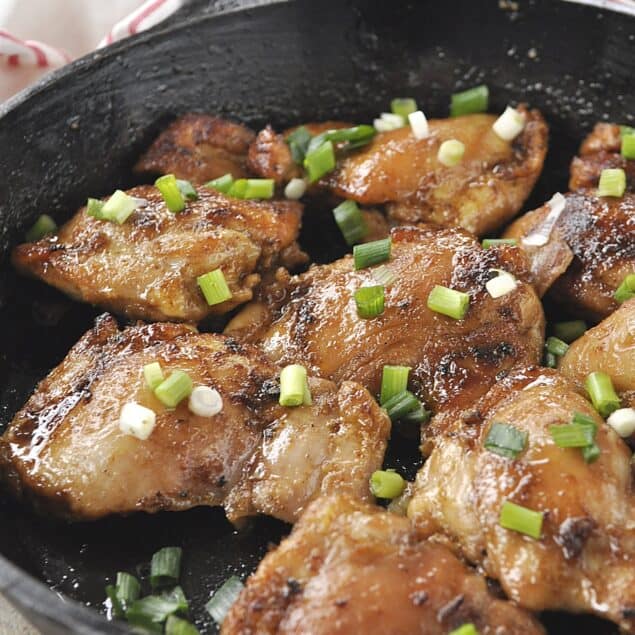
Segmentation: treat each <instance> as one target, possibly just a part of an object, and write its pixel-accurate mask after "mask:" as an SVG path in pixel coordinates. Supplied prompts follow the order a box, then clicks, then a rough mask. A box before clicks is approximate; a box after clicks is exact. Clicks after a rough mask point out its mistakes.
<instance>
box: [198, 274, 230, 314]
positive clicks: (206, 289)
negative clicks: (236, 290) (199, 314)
mask: <svg viewBox="0 0 635 635" xmlns="http://www.w3.org/2000/svg"><path fill="white" fill-rule="evenodd" d="M196 282H197V284H198V286H199V287H200V289H201V291H202V293H203V295H204V296H205V300H206V301H207V304H208V305H209V306H214V305H215V304H220V303H221V302H226V301H227V300H231V298H232V292H231V291H230V290H229V287H228V286H227V281H226V280H225V276H224V275H223V272H222V271H221V270H220V269H214V271H208V272H207V273H205V274H203V275H202V276H198V278H196Z"/></svg>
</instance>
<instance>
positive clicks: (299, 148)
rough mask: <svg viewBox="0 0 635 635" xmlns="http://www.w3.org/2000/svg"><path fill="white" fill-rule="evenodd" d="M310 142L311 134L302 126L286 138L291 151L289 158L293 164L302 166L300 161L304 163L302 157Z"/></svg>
mask: <svg viewBox="0 0 635 635" xmlns="http://www.w3.org/2000/svg"><path fill="white" fill-rule="evenodd" d="M310 141H311V133H310V132H309V131H308V130H307V129H306V128H305V127H304V126H300V127H299V128H296V129H295V130H294V131H293V132H292V133H291V134H290V135H289V136H288V137H287V138H286V142H287V143H288V144H289V150H291V157H292V158H293V161H294V163H297V164H298V165H302V161H304V157H305V155H306V152H307V149H308V147H309V143H310Z"/></svg>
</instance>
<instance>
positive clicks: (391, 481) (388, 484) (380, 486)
mask: <svg viewBox="0 0 635 635" xmlns="http://www.w3.org/2000/svg"><path fill="white" fill-rule="evenodd" d="M405 487H406V481H405V480H404V479H403V477H402V476H401V475H400V474H397V472H395V471H394V470H376V471H375V472H373V473H372V474H371V477H370V491H371V493H372V494H373V496H375V497H376V498H387V499H392V498H397V496H399V495H400V494H401V493H402V492H403V491H404V489H405Z"/></svg>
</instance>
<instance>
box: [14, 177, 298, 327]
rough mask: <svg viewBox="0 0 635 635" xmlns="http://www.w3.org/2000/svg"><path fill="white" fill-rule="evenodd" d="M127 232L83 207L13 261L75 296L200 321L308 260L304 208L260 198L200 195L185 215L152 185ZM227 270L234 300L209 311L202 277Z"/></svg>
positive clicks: (139, 191)
mask: <svg viewBox="0 0 635 635" xmlns="http://www.w3.org/2000/svg"><path fill="white" fill-rule="evenodd" d="M128 194H129V195H131V196H133V197H136V198H138V199H139V206H138V207H137V209H136V211H135V212H133V214H132V215H131V216H130V218H129V219H128V220H127V221H126V222H125V223H123V224H122V225H119V224H117V223H111V222H107V221H103V220H98V219H96V218H94V217H93V216H89V215H88V214H87V212H86V208H82V209H80V210H79V211H78V212H77V214H75V216H73V218H71V220H69V221H68V222H67V223H66V224H65V225H64V226H63V227H62V228H61V229H60V230H59V233H58V234H56V235H54V236H52V237H46V238H43V239H41V240H39V241H38V242H35V243H27V244H24V245H19V246H18V247H16V248H15V250H14V251H13V254H12V257H13V263H14V265H15V266H16V267H17V268H18V269H19V270H20V271H22V272H24V273H27V274H30V275H32V276H35V277H37V278H40V279H41V280H43V281H44V282H47V283H48V284H51V285H53V286H54V287H57V288H58V289H60V290H61V291H64V292H65V293H67V294H68V295H70V296H72V297H74V298H76V299H79V300H82V301H84V302H89V303H91V304H95V305H98V306H100V307H103V308H105V309H108V310H111V311H114V312H116V313H120V314H122V315H125V316H127V317H129V318H140V319H147V320H175V321H189V322H197V321H199V320H202V319H203V318H205V317H207V316H209V315H213V314H223V313H226V312H228V311H230V310H231V309H233V308H234V307H236V306H237V305H239V304H242V303H243V302H247V301H248V300H250V299H251V298H252V294H253V291H252V290H253V288H254V287H255V286H256V285H257V284H258V283H259V282H260V280H261V277H262V276H263V275H264V274H266V273H267V272H269V271H271V270H273V269H274V268H275V267H276V266H277V265H284V266H289V267H294V266H296V265H297V264H299V263H303V262H305V259H306V256H305V255H304V254H303V252H301V251H300V249H299V247H298V244H297V243H296V238H297V236H298V232H299V230H300V224H301V215H302V206H301V205H300V204H299V203H297V202H294V201H254V200H241V199H235V198H229V197H226V196H225V195H223V194H220V193H218V192H215V191H214V190H211V189H209V188H205V187H203V188H199V190H198V196H199V198H198V200H196V201H188V202H187V206H186V208H185V210H183V211H182V212H180V213H178V214H173V213H171V212H169V211H168V209H167V207H166V205H165V203H164V201H163V197H162V195H161V193H160V192H159V190H158V189H157V188H155V187H153V186H150V185H143V186H139V187H135V188H133V189H131V190H129V191H128ZM215 269H220V270H221V271H222V273H223V275H224V277H225V280H226V281H227V284H228V286H229V290H230V292H231V294H232V297H231V299H230V300H226V301H225V302H222V303H220V304H215V305H213V306H209V305H208V304H207V302H206V300H205V298H204V296H203V294H202V292H201V290H200V289H199V287H198V284H197V277H198V276H200V275H203V274H205V273H207V272H209V271H213V270H215Z"/></svg>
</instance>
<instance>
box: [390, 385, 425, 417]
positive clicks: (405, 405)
mask: <svg viewBox="0 0 635 635" xmlns="http://www.w3.org/2000/svg"><path fill="white" fill-rule="evenodd" d="M420 405H421V403H420V402H419V400H418V399H417V398H416V397H415V396H414V395H413V394H412V393H411V392H410V391H409V390H403V391H401V392H400V393H397V394H396V395H393V396H392V397H391V398H390V399H388V400H387V401H386V403H384V404H382V406H383V407H384V408H385V409H386V412H387V413H388V416H389V417H390V420H391V421H393V422H394V421H398V420H399V419H401V418H402V417H404V416H406V415H407V414H408V413H410V412H413V411H414V410H416V409H417V408H418V407H419V406H420Z"/></svg>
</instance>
